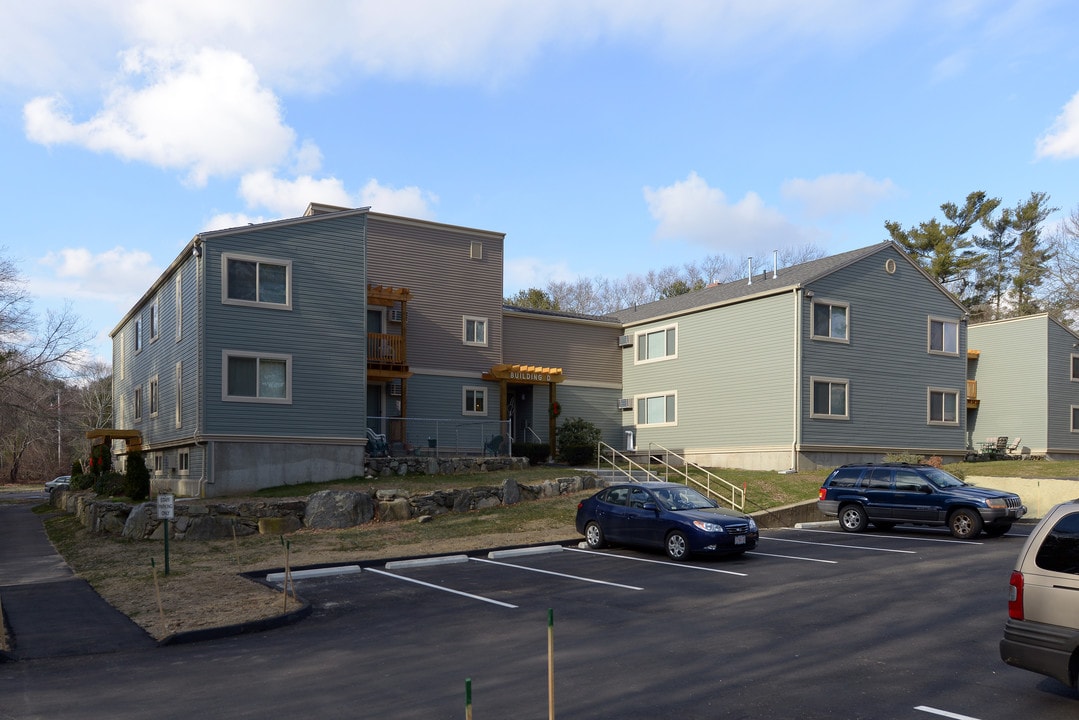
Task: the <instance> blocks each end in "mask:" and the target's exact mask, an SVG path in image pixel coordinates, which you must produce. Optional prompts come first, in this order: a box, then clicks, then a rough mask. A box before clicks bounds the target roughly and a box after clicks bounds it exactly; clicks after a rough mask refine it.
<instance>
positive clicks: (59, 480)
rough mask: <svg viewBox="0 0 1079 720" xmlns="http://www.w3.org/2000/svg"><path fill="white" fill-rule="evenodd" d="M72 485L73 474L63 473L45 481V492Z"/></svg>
mask: <svg viewBox="0 0 1079 720" xmlns="http://www.w3.org/2000/svg"><path fill="white" fill-rule="evenodd" d="M70 486H71V476H70V475H61V476H60V477H56V478H53V479H52V480H49V481H48V482H47V483H45V492H50V491H52V490H56V489H57V488H66V487H70Z"/></svg>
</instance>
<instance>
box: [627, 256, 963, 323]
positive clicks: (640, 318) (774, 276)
mask: <svg viewBox="0 0 1079 720" xmlns="http://www.w3.org/2000/svg"><path fill="white" fill-rule="evenodd" d="M885 250H896V251H898V253H899V254H900V255H901V256H902V257H904V258H905V259H906V260H907V261H908V262H909V263H910V264H911V265H912V266H913V267H914V268H915V269H917V270H918V271H919V272H921V273H922V274H923V275H925V276H926V277H927V278H929V279H930V280H932V282H934V284H936V285H938V287H940V289H941V292H944V293H946V294H948V296H949V297H952V296H951V294H950V293H948V292H947V290H945V289H944V287H943V286H941V285H940V283H937V282H936V281H935V280H933V279H932V278H931V277H930V276H929V275H927V274H926V273H925V271H924V270H922V269H921V268H920V267H919V266H918V264H917V263H915V262H914V261H913V260H911V259H910V257H909V256H908V255H907V254H906V253H905V252H903V250H902V249H901V248H900V247H899V246H898V245H897V244H895V243H894V242H892V241H891V240H888V241H885V242H881V243H876V244H875V245H870V246H868V247H864V248H859V249H857V250H850V251H848V252H844V253H839V254H838V255H830V256H828V257H825V258H820V259H818V260H810V261H808V262H804V263H799V264H798V265H791V266H790V267H786V268H779V269H778V270H776V269H774V268H770V269H768V270H766V271H765V272H762V273H754V275H753V277H752V279H750V278H740V279H738V280H732V281H731V282H727V283H720V284H717V285H710V286H708V287H706V288H702V289H700V290H694V291H692V292H688V293H685V294H684V295H676V296H674V297H670V298H665V299H663V300H656V301H655V302H650V303H646V304H643V305H637V306H635V307H629V308H625V309H623V310H618V311H616V312H613V313H611V315H612V316H613V317H615V318H617V319H618V320H619V321H621V322H622V323H623V324H625V325H633V324H636V323H641V322H647V321H651V320H655V319H657V318H661V317H669V316H673V315H681V314H684V313H687V312H692V311H696V310H704V309H707V308H711V307H718V306H721V305H728V304H731V303H735V302H742V301H745V300H750V299H753V298H756V297H766V296H769V295H775V294H778V293H781V292H790V291H792V290H796V289H798V288H802V287H805V286H806V285H808V284H809V283H812V282H813V281H815V280H819V279H820V278H822V277H825V276H827V275H830V274H832V273H834V272H836V271H838V270H841V269H843V268H845V267H847V266H848V265H851V264H853V263H855V262H857V261H859V260H862V259H864V258H867V257H870V256H872V255H875V254H876V253H880V252H883V251H885ZM953 299H954V298H953ZM956 304H959V303H958V301H956ZM960 307H962V306H961V305H960Z"/></svg>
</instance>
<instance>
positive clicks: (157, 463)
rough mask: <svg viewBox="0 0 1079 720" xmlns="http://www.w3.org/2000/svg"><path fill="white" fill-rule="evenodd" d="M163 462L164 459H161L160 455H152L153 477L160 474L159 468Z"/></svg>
mask: <svg viewBox="0 0 1079 720" xmlns="http://www.w3.org/2000/svg"><path fill="white" fill-rule="evenodd" d="M163 460H164V457H162V455H161V453H154V475H160V474H161V467H162V465H163V464H164V463H163V462H162V461H163Z"/></svg>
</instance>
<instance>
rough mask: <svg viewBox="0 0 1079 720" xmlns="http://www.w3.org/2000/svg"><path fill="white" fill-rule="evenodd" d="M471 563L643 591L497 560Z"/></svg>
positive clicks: (481, 560) (475, 559) (475, 560)
mask: <svg viewBox="0 0 1079 720" xmlns="http://www.w3.org/2000/svg"><path fill="white" fill-rule="evenodd" d="M472 561H473V562H481V563H488V564H489V565H501V566H502V567H511V568H517V569H518V570H527V571H528V572H535V573H543V574H544V575H554V576H555V577H562V578H568V579H570V580H580V581H581V582H589V583H596V584H597V585H610V586H611V587H620V588H625V589H627V590H644V588H641V587H637V586H636V585H623V584H622V583H616V582H607V581H606V580H593V579H592V578H586V577H581V576H580V575H567V574H566V573H560V572H554V571H552V570H540V569H539V568H532V567H527V566H525V565H514V564H513V563H507V562H498V561H497V560H487V559H485V558H472Z"/></svg>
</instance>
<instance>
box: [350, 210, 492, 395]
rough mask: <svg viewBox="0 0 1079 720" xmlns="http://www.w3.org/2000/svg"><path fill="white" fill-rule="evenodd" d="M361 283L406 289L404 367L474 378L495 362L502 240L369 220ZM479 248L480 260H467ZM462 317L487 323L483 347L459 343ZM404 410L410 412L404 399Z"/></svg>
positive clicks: (433, 226) (422, 225)
mask: <svg viewBox="0 0 1079 720" xmlns="http://www.w3.org/2000/svg"><path fill="white" fill-rule="evenodd" d="M368 217H369V224H368V232H367V248H368V263H367V273H368V280H369V282H371V283H372V284H376V285H379V284H381V285H386V286H392V287H404V288H408V289H410V290H411V291H412V294H413V299H412V300H411V301H410V302H409V303H408V362H409V365H410V366H411V367H412V368H439V369H444V370H456V371H465V372H476V371H480V370H487V369H489V368H490V367H491V366H492V365H496V364H498V363H500V362H502V252H503V250H502V246H503V236H502V235H501V234H498V233H490V232H485V231H480V230H469V229H466V228H457V227H453V226H449V225H440V224H436V223H426V222H422V221H413V220H405V219H403V218H394V217H390V216H385V215H377V214H371V215H369V216H368ZM474 241H475V242H481V243H482V245H483V254H482V258H481V259H478V260H477V259H473V258H471V257H470V256H469V251H470V246H471V244H472V242H474ZM464 316H470V317H482V318H486V319H487V345H486V346H485V347H482V346H473V345H465V344H464V342H463V340H462V329H461V328H462V318H463V317H464ZM409 402H410V408H409V412H410V413H411V412H412V408H411V397H410V401H409Z"/></svg>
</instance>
